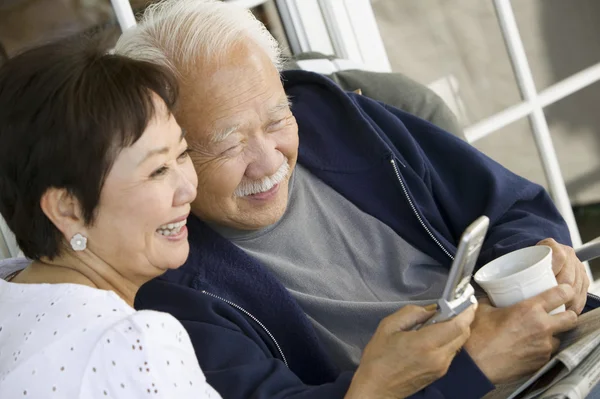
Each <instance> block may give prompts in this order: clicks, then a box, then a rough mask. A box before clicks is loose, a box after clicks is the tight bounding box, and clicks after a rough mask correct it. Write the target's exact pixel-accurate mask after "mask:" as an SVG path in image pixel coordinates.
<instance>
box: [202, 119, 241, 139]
mask: <svg viewBox="0 0 600 399" xmlns="http://www.w3.org/2000/svg"><path fill="white" fill-rule="evenodd" d="M241 126H242V125H240V124H237V125H233V126H229V127H226V128H224V129H221V130H217V131H216V132H214V133H213V134H211V135H210V140H209V142H210V143H211V144H216V143H219V142H221V141H223V140H225V139H226V138H227V137H229V136H230V135H231V134H233V133H235V132H237V131H238V130H239V129H240V127H241Z"/></svg>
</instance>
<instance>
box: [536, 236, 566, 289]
mask: <svg viewBox="0 0 600 399" xmlns="http://www.w3.org/2000/svg"><path fill="white" fill-rule="evenodd" d="M542 242H543V244H541V245H546V246H548V247H550V248H552V271H553V272H554V275H555V276H557V275H558V274H559V273H561V272H562V271H563V270H564V267H565V266H566V265H567V261H568V258H569V257H568V253H567V250H566V248H567V247H566V246H564V245H562V244H559V243H557V242H556V241H554V240H553V239H552V238H547V239H545V240H543V241H542ZM571 283H572V281H571Z"/></svg>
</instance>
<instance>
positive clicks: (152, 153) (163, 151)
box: [138, 129, 185, 165]
mask: <svg viewBox="0 0 600 399" xmlns="http://www.w3.org/2000/svg"><path fill="white" fill-rule="evenodd" d="M184 137H185V130H184V129H181V135H180V136H179V142H180V143H181V142H182V141H183V138H184ZM169 150H171V148H170V147H162V148H155V149H154V150H150V151H148V153H147V154H146V156H145V157H144V158H143V159H142V160H141V161H140V163H138V165H141V164H143V163H144V162H146V161H147V160H148V159H149V158H152V157H153V156H155V155H162V154H167V153H168V152H169Z"/></svg>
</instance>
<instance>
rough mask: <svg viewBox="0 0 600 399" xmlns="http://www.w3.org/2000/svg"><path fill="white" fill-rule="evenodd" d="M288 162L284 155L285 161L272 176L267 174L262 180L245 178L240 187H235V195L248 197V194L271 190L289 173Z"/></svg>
mask: <svg viewBox="0 0 600 399" xmlns="http://www.w3.org/2000/svg"><path fill="white" fill-rule="evenodd" d="M288 162H289V161H288V159H287V157H285V156H284V157H283V163H282V164H281V166H280V167H279V169H277V172H275V173H274V174H273V175H272V176H265V177H263V178H262V179H260V180H254V181H252V180H247V179H245V178H244V180H242V181H241V183H240V184H239V185H238V187H237V188H236V189H235V192H234V193H233V195H234V196H236V197H246V196H248V195H252V194H259V193H264V192H266V191H269V190H270V189H272V188H273V187H275V185H276V184H279V183H281V182H282V181H284V180H285V178H286V177H287V175H288V174H289V173H290V165H289V164H288Z"/></svg>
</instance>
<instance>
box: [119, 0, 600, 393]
mask: <svg viewBox="0 0 600 399" xmlns="http://www.w3.org/2000/svg"><path fill="white" fill-rule="evenodd" d="M116 50H117V52H120V53H123V54H128V55H129V56H132V57H135V58H139V59H145V60H147V61H150V62H156V63H160V64H163V65H166V66H168V67H169V68H172V69H174V70H175V71H176V72H177V74H178V76H179V78H180V83H181V96H180V103H179V107H178V110H177V111H176V112H177V114H176V117H177V119H178V121H179V123H180V124H181V125H182V126H183V127H185V129H186V130H187V132H188V136H187V137H188V142H189V143H190V151H191V153H190V155H191V157H192V160H193V161H194V165H195V167H196V171H197V173H198V178H199V192H198V197H197V199H196V201H195V203H194V204H193V207H192V210H193V214H194V216H192V217H191V218H190V219H189V220H188V228H189V234H190V235H189V239H190V242H191V254H190V258H189V259H188V262H187V264H186V266H185V267H183V268H181V269H179V270H177V271H171V272H168V273H167V274H166V275H165V276H164V277H163V278H161V279H159V280H155V281H153V282H151V283H149V284H148V285H146V286H145V287H144V288H143V289H142V291H141V292H140V294H139V296H138V298H137V305H138V306H139V307H143V308H151V309H159V310H163V311H168V312H170V313H172V314H173V315H175V316H176V317H177V318H179V319H180V320H181V321H182V322H183V323H184V325H185V326H186V328H187V329H188V331H189V333H190V336H191V337H192V340H193V342H194V345H195V348H196V353H197V355H198V358H199V360H200V364H201V366H202V368H203V370H205V372H206V375H207V378H208V381H209V382H210V383H211V384H212V385H213V386H214V387H215V388H216V389H217V390H219V391H220V393H221V394H222V395H223V396H224V397H226V398H246V397H256V398H267V397H268V398H270V397H277V398H304V397H306V398H341V397H343V396H344V395H345V394H346V391H347V389H348V386H349V385H350V381H351V379H352V372H353V371H355V370H358V371H356V372H357V373H358V372H359V371H361V370H365V369H368V366H369V365H370V364H371V363H372V362H376V361H377V359H373V357H369V358H368V359H366V358H363V359H362V360H361V354H362V352H363V349H364V348H365V346H366V345H367V343H369V342H370V340H371V337H372V336H373V333H374V332H375V331H376V328H377V325H378V323H379V322H380V321H381V320H382V319H383V318H384V317H386V316H388V315H390V314H393V313H394V312H395V311H396V310H397V309H399V308H402V307H403V306H404V305H406V304H417V305H424V304H427V303H431V302H432V301H433V300H435V299H436V298H437V297H438V296H439V295H440V294H441V291H442V289H443V285H444V283H445V280H446V278H447V275H448V267H449V265H450V263H451V260H452V256H453V253H454V252H455V250H456V244H457V241H458V239H459V237H460V235H461V233H462V231H463V230H464V228H465V227H466V226H467V225H468V224H469V223H470V222H472V221H473V220H474V219H475V218H477V217H478V216H480V215H482V214H485V215H487V216H488V217H489V218H490V220H491V227H490V231H489V233H488V236H487V238H486V241H485V244H484V247H483V250H482V253H481V256H480V260H479V264H483V263H485V262H488V261H490V260H492V259H494V258H496V257H498V256H500V255H502V254H505V253H507V252H510V251H513V250H515V249H518V248H521V247H525V246H528V245H535V244H538V243H539V242H540V241H542V240H543V241H542V243H543V244H546V245H550V246H551V247H552V248H553V249H554V259H553V267H554V271H555V274H556V275H557V278H558V280H559V282H561V283H566V284H567V285H566V286H565V285H561V286H559V287H557V288H555V289H553V290H550V291H548V292H546V293H544V294H541V295H540V296H538V297H535V298H532V299H530V300H527V301H524V302H522V303H520V304H517V305H515V306H513V307H509V308H505V309H496V308H494V307H492V306H490V305H489V304H486V303H482V304H481V305H480V306H479V308H478V310H477V313H476V317H475V321H474V322H473V324H472V326H471V336H470V338H469V339H468V341H467V342H466V344H465V346H464V350H462V351H460V352H459V353H458V355H457V356H456V358H454V361H453V362H452V364H451V365H450V367H449V370H448V373H447V374H446V375H445V376H444V377H443V378H441V379H439V380H438V381H436V382H434V383H433V384H431V385H429V386H428V387H427V388H425V389H423V390H422V391H420V392H418V393H417V396H418V397H422V398H444V397H445V398H457V397H460V398H471V397H473V398H475V397H481V396H483V395H484V394H485V393H486V392H487V391H489V390H490V389H493V384H495V383H502V382H506V381H512V380H515V379H517V378H520V377H522V376H523V375H526V374H527V373H530V372H532V371H533V370H535V369H536V368H538V367H539V366H540V365H542V364H543V363H544V362H545V361H547V359H548V358H549V356H550V355H551V353H552V351H553V350H554V349H555V348H556V346H557V344H558V340H557V339H556V338H555V335H556V334H557V333H559V332H561V331H564V330H568V329H570V328H572V327H573V326H574V323H575V319H576V313H579V312H581V311H582V309H583V308H584V305H585V302H586V291H587V286H588V281H587V277H586V275H585V272H584V268H583V265H582V264H581V263H580V262H579V260H578V259H577V258H576V257H575V255H574V252H573V250H572V249H571V248H570V247H569V246H568V245H569V233H568V230H567V228H566V226H565V223H564V222H563V220H562V218H561V217H560V215H559V214H558V212H557V211H556V209H555V207H554V206H553V204H552V202H551V200H550V199H549V197H548V195H547V194H546V193H545V192H544V190H543V189H542V188H541V187H539V186H537V185H534V184H532V183H530V182H528V181H526V180H524V179H522V178H520V177H518V176H515V175H514V174H512V173H510V172H509V171H507V170H506V169H504V168H502V167H501V166H500V165H498V164H496V163H495V162H493V161H492V160H490V159H489V158H487V157H486V156H484V155H483V154H481V153H479V152H478V151H477V150H475V149H473V148H472V147H470V146H469V145H468V144H466V143H464V142H462V141H460V140H458V139H457V138H455V137H454V136H452V135H450V134H448V133H446V132H444V131H442V130H440V129H438V128H436V127H435V126H433V125H430V124H429V123H427V122H425V121H423V120H420V119H418V118H416V117H414V116H411V115H409V114H406V113H404V112H402V111H400V110H398V109H394V108H392V107H388V106H385V105H383V104H380V103H377V102H375V101H372V100H370V99H368V98H365V97H363V96H359V95H356V94H353V93H345V92H343V91H342V90H340V89H339V88H338V87H337V86H335V84H333V83H332V82H331V81H329V80H328V79H326V78H323V77H321V76H319V75H316V74H311V73H307V72H301V71H289V72H284V73H283V74H282V78H280V73H279V71H278V68H279V67H280V54H279V50H278V48H277V44H276V43H275V42H274V40H273V38H272V37H271V36H270V35H269V34H268V32H267V31H266V30H265V29H264V27H263V26H262V25H261V24H260V23H259V22H257V21H256V20H255V19H253V18H252V16H251V14H249V13H247V12H245V11H242V10H241V9H237V8H235V6H232V5H227V4H225V3H220V2H213V1H203V0H171V1H167V2H164V3H162V4H159V5H158V6H152V7H151V8H150V9H149V10H148V11H147V12H146V15H145V17H144V19H143V20H142V22H141V23H140V25H139V26H138V27H137V28H134V29H133V30H131V31H128V32H125V34H124V35H123V37H122V38H121V39H120V40H119V43H118V44H117V47H116ZM282 81H283V85H282ZM290 102H291V104H290ZM290 106H291V108H290ZM550 237H551V238H550ZM563 303H566V304H567V306H568V308H569V309H570V310H568V311H567V312H564V313H561V314H558V315H549V314H548V311H549V310H552V309H554V308H555V307H557V306H558V305H559V304H563ZM594 306H597V304H594ZM377 331H379V330H377ZM417 333H418V332H417ZM392 336H393V331H392V332H390V333H389V335H388V336H386V337H387V338H385V339H380V338H381V337H380V336H379V335H378V334H375V336H374V337H373V339H372V340H371V342H370V343H369V346H367V349H368V351H371V352H373V351H374V350H373V351H372V349H373V348H380V349H381V350H380V353H381V356H384V354H385V353H386V352H385V348H386V345H389V343H387V344H386V340H388V338H389V339H391V337H392ZM388 341H389V340H388ZM368 351H367V352H368ZM365 356H366V355H365ZM286 366H287V367H286ZM386 367H387V369H389V372H390V373H393V372H396V370H394V363H393V362H390V363H389V364H388V365H387V366H386ZM387 369H386V372H387V371H388V370H387ZM371 370H375V369H371ZM382 370H383V369H380V370H379V371H380V372H379V373H375V372H372V373H371V376H372V378H373V380H374V381H377V378H379V377H380V376H379V374H381V372H382ZM340 371H348V372H347V373H343V372H342V373H341V372H340ZM363 375H364V373H363ZM386 388H387V387H386ZM394 395H395V394H394V393H393V391H392V390H391V391H390V395H389V397H403V396H402V395H398V396H394ZM366 397H369V395H367V396H366Z"/></svg>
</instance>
